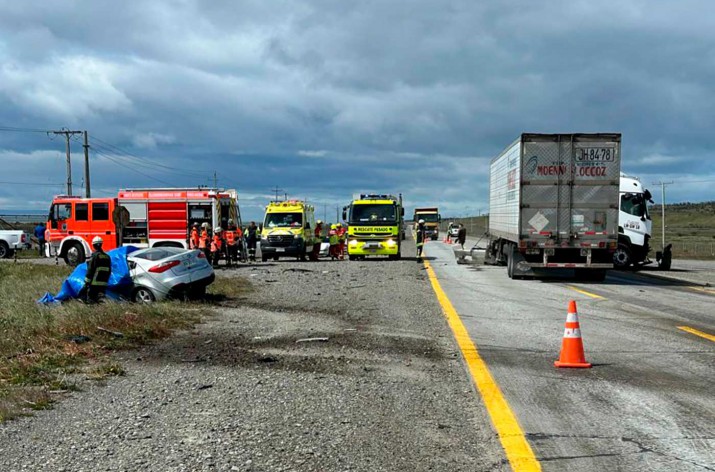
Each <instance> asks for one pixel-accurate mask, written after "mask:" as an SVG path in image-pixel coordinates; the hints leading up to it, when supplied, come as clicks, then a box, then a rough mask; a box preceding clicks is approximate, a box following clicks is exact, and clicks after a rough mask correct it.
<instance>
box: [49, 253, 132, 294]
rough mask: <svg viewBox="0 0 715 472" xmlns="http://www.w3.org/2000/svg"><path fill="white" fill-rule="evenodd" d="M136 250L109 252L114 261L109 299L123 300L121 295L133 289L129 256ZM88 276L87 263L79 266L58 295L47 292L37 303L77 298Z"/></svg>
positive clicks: (108, 292)
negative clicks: (128, 264) (128, 261)
mask: <svg viewBox="0 0 715 472" xmlns="http://www.w3.org/2000/svg"><path fill="white" fill-rule="evenodd" d="M136 250H137V248H136V247H134V246H123V247H120V248H117V249H112V250H111V251H109V252H107V254H108V255H109V257H110V258H111V259H112V275H111V276H110V277H109V285H108V286H107V298H110V299H112V300H118V299H120V298H121V295H123V294H124V293H126V291H127V290H128V288H129V287H131V285H132V283H133V282H132V278H131V276H130V275H129V267H128V266H127V254H130V253H132V252H134V251H136ZM86 274H87V263H86V262H85V263H82V264H80V265H78V266H77V268H76V269H75V270H74V271H72V273H71V274H70V275H69V277H67V279H65V281H64V282H63V283H62V288H60V291H59V292H58V293H57V295H52V294H51V293H50V292H47V293H46V294H45V295H44V296H43V297H42V298H40V299H39V300H37V303H42V304H45V305H48V304H52V303H61V302H63V301H66V300H71V299H73V298H77V297H78V296H79V293H80V291H81V290H82V287H84V276H85V275H86Z"/></svg>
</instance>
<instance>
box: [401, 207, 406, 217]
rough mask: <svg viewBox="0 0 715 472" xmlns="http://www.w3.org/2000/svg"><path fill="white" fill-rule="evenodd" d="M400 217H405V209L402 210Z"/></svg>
mask: <svg viewBox="0 0 715 472" xmlns="http://www.w3.org/2000/svg"><path fill="white" fill-rule="evenodd" d="M400 216H405V209H404V208H400Z"/></svg>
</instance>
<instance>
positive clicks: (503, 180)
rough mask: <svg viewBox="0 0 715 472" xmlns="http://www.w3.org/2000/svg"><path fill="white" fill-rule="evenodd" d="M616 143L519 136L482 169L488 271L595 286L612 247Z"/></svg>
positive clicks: (586, 137)
mask: <svg viewBox="0 0 715 472" xmlns="http://www.w3.org/2000/svg"><path fill="white" fill-rule="evenodd" d="M620 171H621V135H620V134H617V133H603V134H602V133H599V134H527V133H525V134H522V135H521V136H520V137H519V138H518V139H517V140H516V141H514V142H513V143H512V144H511V145H510V146H509V147H507V148H506V149H505V150H504V151H502V152H501V153H500V154H499V155H498V156H497V157H495V158H494V159H493V160H492V162H491V166H490V181H489V230H488V232H489V242H488V247H487V251H486V261H487V262H488V263H497V264H506V265H507V273H508V274H509V277H510V278H515V277H522V276H528V275H535V274H536V273H535V272H534V269H537V271H541V270H547V269H554V268H573V269H576V276H577V277H580V278H588V279H592V280H602V279H603V277H605V274H606V272H605V271H606V270H607V269H611V268H613V252H614V250H615V248H616V247H617V245H618V198H619V179H620Z"/></svg>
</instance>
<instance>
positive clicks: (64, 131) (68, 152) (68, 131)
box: [52, 128, 82, 195]
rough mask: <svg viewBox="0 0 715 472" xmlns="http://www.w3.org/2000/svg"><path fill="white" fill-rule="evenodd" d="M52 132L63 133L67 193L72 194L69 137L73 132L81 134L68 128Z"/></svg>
mask: <svg viewBox="0 0 715 472" xmlns="http://www.w3.org/2000/svg"><path fill="white" fill-rule="evenodd" d="M52 134H63V135H64V136H65V141H66V143H67V144H66V150H67V195H72V161H71V157H70V156H71V154H70V137H72V136H74V135H75V134H82V131H70V130H68V129H65V128H63V129H61V130H60V131H53V132H52Z"/></svg>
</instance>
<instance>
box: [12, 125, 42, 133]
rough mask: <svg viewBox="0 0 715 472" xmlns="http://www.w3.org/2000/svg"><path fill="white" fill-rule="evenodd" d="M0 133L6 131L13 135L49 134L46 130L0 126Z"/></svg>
mask: <svg viewBox="0 0 715 472" xmlns="http://www.w3.org/2000/svg"><path fill="white" fill-rule="evenodd" d="M0 131H8V132H13V133H51V132H52V131H51V130H48V129H39V128H16V127H13V126H0Z"/></svg>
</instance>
